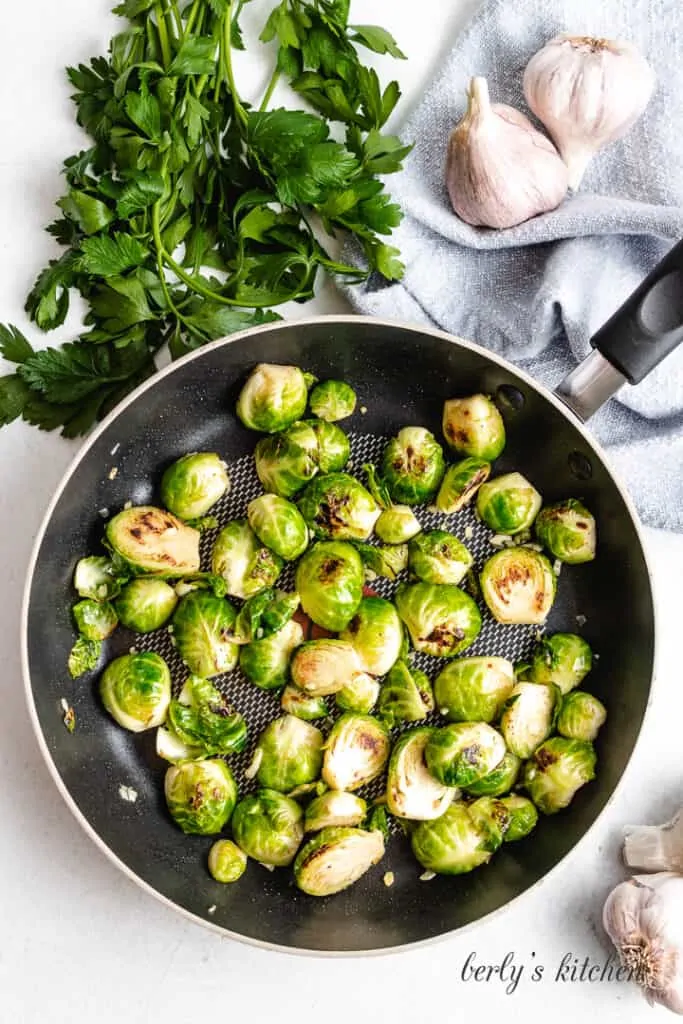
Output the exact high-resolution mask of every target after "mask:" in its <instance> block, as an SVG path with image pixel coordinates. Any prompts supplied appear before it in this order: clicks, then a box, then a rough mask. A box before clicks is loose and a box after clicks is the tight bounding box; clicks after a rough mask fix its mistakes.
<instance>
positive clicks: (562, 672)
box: [529, 633, 593, 693]
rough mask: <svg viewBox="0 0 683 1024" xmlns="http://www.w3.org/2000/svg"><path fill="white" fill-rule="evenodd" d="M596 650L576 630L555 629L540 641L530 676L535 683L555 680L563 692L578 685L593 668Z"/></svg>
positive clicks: (567, 691)
mask: <svg viewBox="0 0 683 1024" xmlns="http://www.w3.org/2000/svg"><path fill="white" fill-rule="evenodd" d="M592 664H593V652H592V651H591V649H590V647H589V645H588V644H587V643H586V641H585V640H583V639H582V638H581V637H580V636H576V634H575V633H554V634H553V635H552V636H546V637H543V639H542V640H541V641H540V643H539V644H538V645H537V647H536V649H535V651H534V654H533V659H532V662H531V668H530V669H529V679H531V680H532V681H533V682H534V683H555V685H556V686H559V688H560V690H561V691H562V693H569V691H570V690H573V689H574V687H575V686H578V685H579V683H581V682H582V681H583V680H584V679H585V677H586V676H587V675H588V673H589V672H590V670H591V666H592Z"/></svg>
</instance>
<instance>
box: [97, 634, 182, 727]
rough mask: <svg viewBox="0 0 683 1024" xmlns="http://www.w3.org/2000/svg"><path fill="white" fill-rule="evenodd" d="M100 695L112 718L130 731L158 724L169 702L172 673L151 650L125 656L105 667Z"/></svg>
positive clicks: (162, 660)
mask: <svg viewBox="0 0 683 1024" xmlns="http://www.w3.org/2000/svg"><path fill="white" fill-rule="evenodd" d="M100 696H101V698H102V703H103V704H104V706H105V708H106V709H107V711H108V712H109V714H110V715H111V716H112V718H113V719H114V720H115V721H116V722H118V724H119V725H121V726H123V728H124V729H128V730H129V731H130V732H143V731H144V730H145V729H153V728H154V727H155V726H157V725H161V724H162V723H163V721H164V719H165V718H166V712H167V711H168V706H169V704H170V703H171V673H170V672H169V670H168V665H167V664H166V662H165V661H164V659H163V658H161V657H160V656H159V655H158V654H155V653H154V652H153V651H142V652H140V653H138V654H124V655H122V656H121V657H120V658H115V659H114V660H113V661H112V662H110V663H109V665H107V667H106V669H105V670H104V672H103V673H102V678H101V679H100Z"/></svg>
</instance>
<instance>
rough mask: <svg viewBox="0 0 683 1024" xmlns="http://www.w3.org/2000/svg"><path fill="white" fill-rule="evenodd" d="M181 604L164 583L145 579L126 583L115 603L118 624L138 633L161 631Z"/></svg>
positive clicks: (149, 578)
mask: <svg viewBox="0 0 683 1024" xmlns="http://www.w3.org/2000/svg"><path fill="white" fill-rule="evenodd" d="M177 604H178V595H177V594H176V592H175V590H174V589H173V587H172V586H171V585H170V583H167V582H166V581H165V580H158V579H154V578H153V577H151V576H142V577H140V579H137V580H131V581H130V583H127V584H126V585H125V587H124V588H123V590H122V591H121V593H120V594H119V596H118V597H117V598H116V601H115V602H114V607H115V608H116V611H117V614H118V617H119V621H120V622H121V625H122V626H125V627H126V629H132V630H134V631H135V632H136V633H152V632H153V631H154V630H155V629H161V627H162V626H163V625H164V623H165V622H166V621H167V620H168V619H169V618H170V617H171V615H172V614H173V612H174V611H175V607H176V605H177Z"/></svg>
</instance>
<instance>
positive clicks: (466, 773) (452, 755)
mask: <svg viewBox="0 0 683 1024" xmlns="http://www.w3.org/2000/svg"><path fill="white" fill-rule="evenodd" d="M504 757H505V741H504V739H503V737H502V736H501V735H500V733H499V732H496V730H495V729H493V728H491V726H490V725H487V724H486V722H456V723H455V724H453V725H445V726H443V728H441V729H435V730H434V732H433V733H432V735H431V736H430V738H429V742H428V743H427V745H426V747H425V761H426V762H427V768H428V769H429V772H430V774H431V775H433V776H434V778H435V779H436V780H437V781H438V782H442V783H443V784H444V786H471V785H472V783H473V782H477V780H478V779H483V778H484V776H485V775H489V774H490V773H491V772H492V771H493V770H494V768H496V767H497V766H498V765H499V764H500V762H501V761H502V760H503V758H504Z"/></svg>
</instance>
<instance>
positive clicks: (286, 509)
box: [247, 494, 308, 562]
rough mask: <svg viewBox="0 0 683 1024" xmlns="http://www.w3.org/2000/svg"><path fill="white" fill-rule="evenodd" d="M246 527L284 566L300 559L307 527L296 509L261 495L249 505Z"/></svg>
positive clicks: (284, 499) (305, 542) (274, 495)
mask: <svg viewBox="0 0 683 1024" xmlns="http://www.w3.org/2000/svg"><path fill="white" fill-rule="evenodd" d="M247 516H248V518H249V525H250V526H251V528H252V530H253V531H254V533H255V534H256V536H257V537H258V539H259V540H260V541H261V543H262V544H265V545H266V547H268V548H270V550H271V551H274V552H275V554H276V555H279V556H280V558H284V560H285V561H286V562H291V561H293V560H294V559H295V558H298V557H299V555H303V553H304V551H305V550H306V548H307V547H308V527H307V526H306V523H305V522H304V519H303V516H302V515H301V513H300V512H299V509H298V508H297V507H296V505H293V504H292V502H291V501H287V499H286V498H281V497H280V496H279V495H278V494H262V495H261V496H260V497H258V498H254V500H253V501H251V502H250V503H249V507H248V509H247Z"/></svg>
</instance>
